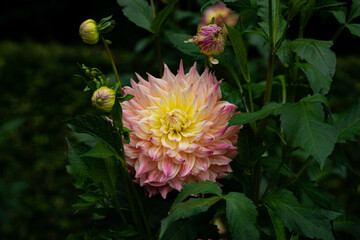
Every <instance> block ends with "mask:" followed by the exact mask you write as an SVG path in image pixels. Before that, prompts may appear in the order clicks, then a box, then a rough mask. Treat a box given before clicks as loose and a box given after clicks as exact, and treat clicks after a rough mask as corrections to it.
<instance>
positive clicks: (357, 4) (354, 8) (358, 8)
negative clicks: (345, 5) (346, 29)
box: [348, 0, 360, 22]
mask: <svg viewBox="0 0 360 240" xmlns="http://www.w3.org/2000/svg"><path fill="white" fill-rule="evenodd" d="M358 16H360V1H359V0H353V1H352V4H351V8H350V14H349V17H348V22H351V21H352V20H353V19H354V18H356V17H358Z"/></svg>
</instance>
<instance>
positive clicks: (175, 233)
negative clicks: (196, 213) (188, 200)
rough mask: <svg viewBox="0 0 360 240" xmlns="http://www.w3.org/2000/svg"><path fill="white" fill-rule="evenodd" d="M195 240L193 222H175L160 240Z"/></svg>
mask: <svg viewBox="0 0 360 240" xmlns="http://www.w3.org/2000/svg"><path fill="white" fill-rule="evenodd" d="M193 239H196V225H195V224H194V222H193V221H190V220H185V221H177V222H174V223H173V224H171V225H170V226H169V228H168V229H167V230H166V232H165V234H164V236H163V237H162V238H161V240H193Z"/></svg>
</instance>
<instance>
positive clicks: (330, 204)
mask: <svg viewBox="0 0 360 240" xmlns="http://www.w3.org/2000/svg"><path fill="white" fill-rule="evenodd" d="M295 187H296V189H297V191H296V192H298V193H299V195H300V202H301V203H303V204H304V205H307V206H314V207H321V208H324V209H327V210H331V211H340V208H339V205H338V204H337V202H336V199H335V197H334V196H333V195H331V194H330V193H329V192H328V191H326V190H324V189H322V188H320V187H319V186H316V185H315V183H312V182H308V181H303V180H299V181H297V182H296V184H295Z"/></svg>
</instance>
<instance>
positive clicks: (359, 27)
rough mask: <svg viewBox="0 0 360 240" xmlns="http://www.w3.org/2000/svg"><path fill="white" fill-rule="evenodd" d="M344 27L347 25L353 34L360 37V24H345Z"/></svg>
mask: <svg viewBox="0 0 360 240" xmlns="http://www.w3.org/2000/svg"><path fill="white" fill-rule="evenodd" d="M345 27H347V29H349V30H350V32H351V33H352V34H353V35H355V36H358V37H360V24H356V23H351V24H345Z"/></svg>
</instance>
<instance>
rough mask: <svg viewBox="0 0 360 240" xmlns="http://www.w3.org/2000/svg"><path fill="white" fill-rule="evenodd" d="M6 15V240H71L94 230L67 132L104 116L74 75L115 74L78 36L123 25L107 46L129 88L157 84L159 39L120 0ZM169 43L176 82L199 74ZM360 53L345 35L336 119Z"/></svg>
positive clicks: (359, 88)
mask: <svg viewBox="0 0 360 240" xmlns="http://www.w3.org/2000/svg"><path fill="white" fill-rule="evenodd" d="M155 2H156V4H157V5H158V6H159V7H160V8H161V7H163V5H162V3H160V1H155ZM205 2H206V1H201V0H198V1H191V0H189V1H184V0H183V1H180V3H179V4H178V8H179V9H180V10H181V11H179V12H177V13H176V14H175V15H174V16H172V18H173V19H174V22H177V23H178V26H181V28H179V31H183V32H186V33H187V34H189V35H192V34H195V33H196V27H197V26H196V24H197V22H198V20H199V18H200V12H199V9H200V6H202V4H204V3H205ZM1 5H2V6H1V8H0V29H1V33H0V103H1V104H0V239H27V240H32V239H48V240H49V239H65V238H66V236H67V235H68V234H69V233H72V232H81V231H84V230H86V229H87V227H88V226H89V223H90V216H88V215H87V213H85V212H77V213H75V211H74V209H73V208H72V207H71V206H72V204H73V203H75V202H76V199H77V198H78V197H77V195H78V194H79V192H77V190H76V189H75V188H74V187H73V185H72V180H71V178H70V175H68V174H67V172H66V168H65V166H66V164H67V160H66V151H67V149H66V143H65V137H66V136H69V134H70V133H69V130H68V129H67V127H66V124H65V122H66V121H67V120H69V119H70V118H72V117H74V116H76V115H80V114H95V113H97V112H96V110H95V109H93V108H92V107H91V102H90V98H91V93H90V92H83V91H82V90H83V88H84V87H85V84H84V83H83V82H82V80H81V79H78V78H74V77H73V74H76V73H77V74H79V73H80V70H79V68H78V67H77V63H80V64H81V63H84V64H86V65H87V66H91V67H95V66H96V67H98V68H100V69H101V70H102V71H103V72H104V73H109V72H111V65H110V62H109V61H108V56H107V55H106V52H105V49H104V48H103V46H102V45H101V44H97V45H95V46H87V45H85V44H84V43H82V41H81V38H80V36H79V33H78V29H79V26H80V24H81V23H82V22H83V21H84V20H86V19H88V18H92V19H95V20H96V21H99V20H100V19H101V18H103V17H107V16H109V15H113V19H115V20H116V23H117V25H116V27H115V29H114V30H113V31H112V32H111V33H110V34H108V35H107V36H106V37H107V38H108V39H110V40H111V41H112V42H113V44H112V45H111V46H110V48H111V49H112V51H113V55H114V58H115V61H116V63H117V67H118V71H119V73H120V78H121V80H122V81H123V84H127V83H128V82H129V79H130V78H131V77H132V76H134V72H138V73H139V74H140V75H142V76H145V73H146V72H149V73H151V74H153V75H155V76H157V66H156V64H154V63H155V62H156V57H155V50H154V47H153V46H154V45H153V44H154V39H153V37H152V36H151V35H150V34H148V33H147V32H146V31H145V30H142V29H141V28H138V27H136V26H135V25H133V24H132V23H130V22H129V21H128V20H127V19H126V17H124V16H123V15H122V12H121V8H120V7H119V5H118V4H117V3H116V0H111V1H110V0H106V1H95V0H86V1H85V0H78V1H70V0H62V1H55V0H36V1H34V0H32V1H30V0H27V1H26V0H22V1H19V0H12V1H6V3H4V2H2V4H1ZM191 10H193V11H196V12H198V13H196V14H195V13H192V12H191ZM314 18H316V19H315V20H314V19H312V23H313V24H312V25H311V26H309V29H307V31H306V33H305V37H307V36H308V37H312V38H316V39H320V40H328V39H330V38H331V36H332V35H333V34H334V31H335V30H336V29H337V28H338V26H339V25H338V23H337V22H336V20H335V19H334V18H332V19H330V20H329V19H328V18H324V16H315V17H314ZM324 19H326V21H325V20H324ZM171 27H172V26H168V28H171ZM290 34H291V33H290ZM163 35H164V36H161V37H162V39H164V40H163V42H164V45H163V60H164V61H165V62H166V63H167V64H168V65H169V67H170V69H172V71H173V72H176V69H177V66H178V64H179V61H180V59H183V60H184V64H185V66H191V65H192V64H193V60H192V59H191V58H189V57H187V56H184V55H182V54H181V53H180V52H179V51H178V50H176V49H175V48H173V47H172V46H171V44H169V43H168V42H169V41H166V36H165V35H166V31H164V33H163ZM358 43H359V38H357V37H355V36H353V35H351V34H350V33H349V32H348V31H346V30H345V31H344V32H343V33H342V34H341V35H340V37H339V38H338V39H337V40H336V42H335V45H334V47H333V48H332V49H333V51H335V52H336V54H337V56H338V60H337V71H336V75H335V77H334V82H333V85H332V90H331V91H330V93H329V99H330V103H331V106H332V111H333V112H341V111H344V110H345V109H347V108H348V107H349V106H351V105H352V104H353V103H354V102H355V101H356V99H357V97H358V96H359V95H360V94H359V93H360V58H359V56H360V55H359V54H360V45H359V44H358ZM249 55H250V57H253V58H254V59H256V58H259V59H263V58H262V54H261V52H259V50H255V49H250V50H249ZM265 68H266V60H265V61H263V60H259V67H258V68H255V70H256V69H257V70H256V71H258V70H259V69H260V72H261V70H264V71H263V73H264V74H263V75H265V71H266V69H265ZM215 71H216V69H215ZM257 77H258V78H261V77H262V74H261V73H260V74H258V76H257ZM219 78H221V77H219ZM359 147H360V146H359V143H354V144H350V145H349V146H348V148H349V149H348V151H347V153H346V154H347V155H348V157H349V160H350V162H351V164H352V166H353V167H354V168H355V169H359V165H360V163H359V150H358V149H359ZM328 174H329V175H332V174H338V175H339V177H338V178H335V180H334V181H335V182H332V183H331V184H330V188H331V190H332V191H333V192H334V194H337V193H339V189H347V188H349V190H348V191H346V194H343V192H341V193H342V194H338V196H337V198H338V199H339V201H340V202H341V203H342V205H343V206H346V207H347V208H348V209H347V210H348V211H353V212H354V213H359V212H360V209H359V203H358V202H359V201H355V200H360V198H359V194H358V190H356V186H353V185H351V179H349V177H346V176H345V175H346V174H345V175H344V174H343V173H333V172H331V171H330V172H329V173H328ZM349 183H350V184H349ZM354 188H355V190H354Z"/></svg>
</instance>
